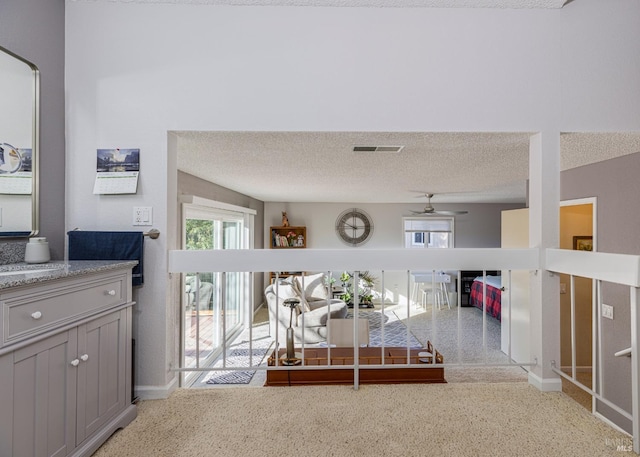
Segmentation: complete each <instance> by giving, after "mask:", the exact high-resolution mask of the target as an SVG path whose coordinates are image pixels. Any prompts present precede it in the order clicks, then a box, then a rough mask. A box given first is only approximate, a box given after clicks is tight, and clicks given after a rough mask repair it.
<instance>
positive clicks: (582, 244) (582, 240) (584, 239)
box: [573, 236, 593, 251]
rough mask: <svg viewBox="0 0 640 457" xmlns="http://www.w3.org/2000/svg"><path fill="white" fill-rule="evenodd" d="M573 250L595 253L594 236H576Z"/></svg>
mask: <svg viewBox="0 0 640 457" xmlns="http://www.w3.org/2000/svg"><path fill="white" fill-rule="evenodd" d="M573 250H574V251H593V237H592V236H574V237H573Z"/></svg>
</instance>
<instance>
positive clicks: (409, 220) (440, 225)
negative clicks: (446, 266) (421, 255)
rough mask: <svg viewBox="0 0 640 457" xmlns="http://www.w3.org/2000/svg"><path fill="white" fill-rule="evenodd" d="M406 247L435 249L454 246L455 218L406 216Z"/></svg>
mask: <svg viewBox="0 0 640 457" xmlns="http://www.w3.org/2000/svg"><path fill="white" fill-rule="evenodd" d="M402 224H403V228H404V247H405V248H410V249H425V248H429V249H433V248H452V247H453V218H452V217H444V218H433V217H405V218H403V219H402Z"/></svg>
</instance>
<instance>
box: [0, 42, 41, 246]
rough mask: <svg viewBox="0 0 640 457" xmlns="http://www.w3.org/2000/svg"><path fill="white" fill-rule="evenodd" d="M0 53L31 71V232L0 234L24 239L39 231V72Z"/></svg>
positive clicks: (12, 54)
mask: <svg viewBox="0 0 640 457" xmlns="http://www.w3.org/2000/svg"><path fill="white" fill-rule="evenodd" d="M0 52H4V53H5V54H7V55H9V56H11V57H13V58H15V59H17V60H19V61H20V62H22V63H24V64H26V65H27V66H28V67H29V68H30V69H31V71H32V74H33V81H32V89H33V90H32V93H33V97H32V110H31V112H32V113H33V117H32V122H31V125H32V132H31V136H32V145H31V172H32V175H31V181H32V184H31V231H30V232H27V231H25V232H2V231H0V238H26V237H30V236H34V235H37V234H38V232H39V231H40V210H39V208H40V167H39V163H40V70H38V67H37V66H36V65H35V64H34V63H32V62H29V61H28V60H27V59H25V58H23V57H20V56H19V55H17V54H16V53H14V52H11V51H9V50H8V49H7V48H4V47H2V46H0Z"/></svg>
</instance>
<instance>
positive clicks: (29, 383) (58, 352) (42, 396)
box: [0, 329, 77, 457]
mask: <svg viewBox="0 0 640 457" xmlns="http://www.w3.org/2000/svg"><path fill="white" fill-rule="evenodd" d="M76 335H77V329H71V330H67V331H65V332H62V333H59V334H57V335H55V336H52V337H49V338H47V339H44V340H42V341H38V342H37V343H34V344H31V345H29V346H26V347H24V348H21V349H18V350H16V351H15V352H13V353H10V354H8V355H6V356H3V357H2V358H1V359H0V373H2V374H0V377H2V378H3V380H2V382H1V383H0V386H2V387H0V389H1V390H2V395H3V398H2V401H1V403H2V404H3V405H5V404H6V405H7V406H8V408H3V409H2V411H1V412H0V415H1V416H2V428H3V429H4V430H6V431H9V430H13V434H12V436H11V437H8V436H7V437H6V439H3V440H2V444H0V447H1V448H0V455H3V456H5V455H6V456H56V457H58V456H66V455H67V454H68V453H69V452H70V451H71V450H73V449H74V448H75V436H74V435H75V433H74V432H75V431H74V429H73V427H72V426H70V424H73V418H74V416H75V406H76V371H77V370H76V369H75V368H74V367H72V366H71V365H70V364H69V361H70V360H72V357H74V355H75V354H76V352H77V350H76V347H77V336H76ZM16 380H20V382H16ZM11 400H12V401H11ZM9 402H10V403H9ZM0 433H1V432H0ZM12 440H13V446H11V447H8V448H5V446H7V445H10V444H11V442H12Z"/></svg>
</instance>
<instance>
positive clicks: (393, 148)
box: [353, 146, 404, 154]
mask: <svg viewBox="0 0 640 457" xmlns="http://www.w3.org/2000/svg"><path fill="white" fill-rule="evenodd" d="M402 148H404V146H354V147H353V152H389V153H392V154H397V153H398V152H400V151H402Z"/></svg>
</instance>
